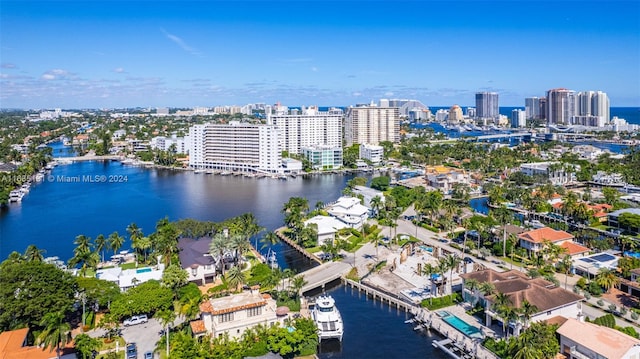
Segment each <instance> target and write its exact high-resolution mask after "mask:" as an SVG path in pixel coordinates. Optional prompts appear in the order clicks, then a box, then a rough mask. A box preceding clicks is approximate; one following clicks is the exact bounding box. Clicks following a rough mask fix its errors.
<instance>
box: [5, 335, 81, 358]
mask: <svg viewBox="0 0 640 359" xmlns="http://www.w3.org/2000/svg"><path fill="white" fill-rule="evenodd" d="M28 334H29V328H22V329H16V330H9V331H6V332H2V333H0V359H51V358H55V357H56V352H55V350H54V349H49V350H47V349H43V348H41V347H35V346H27V345H25V344H26V338H27V335H28ZM71 345H72V344H71ZM70 351H71V346H67V347H66V348H64V350H63V353H62V354H68V352H70Z"/></svg>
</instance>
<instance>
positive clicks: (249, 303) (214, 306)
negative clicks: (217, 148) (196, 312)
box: [200, 291, 269, 315]
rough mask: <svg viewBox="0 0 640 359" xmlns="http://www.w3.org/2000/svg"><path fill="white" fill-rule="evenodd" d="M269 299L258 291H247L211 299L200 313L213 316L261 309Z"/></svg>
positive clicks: (203, 304) (205, 303) (201, 306)
mask: <svg viewBox="0 0 640 359" xmlns="http://www.w3.org/2000/svg"><path fill="white" fill-rule="evenodd" d="M267 299H269V298H265V297H264V296H263V295H262V294H260V293H259V292H257V291H245V292H242V293H239V294H233V295H229V296H226V297H222V298H216V299H210V300H208V301H205V302H204V303H202V304H201V305H200V311H202V312H204V313H211V314H213V315H218V314H224V313H231V312H236V311H239V310H244V309H248V308H255V307H261V306H264V305H266V304H267Z"/></svg>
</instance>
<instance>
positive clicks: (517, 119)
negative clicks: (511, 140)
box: [511, 109, 527, 128]
mask: <svg viewBox="0 0 640 359" xmlns="http://www.w3.org/2000/svg"><path fill="white" fill-rule="evenodd" d="M525 117H526V116H525V111H522V110H520V109H514V110H513V111H511V127H513V128H520V127H526V126H527V120H526V118H525Z"/></svg>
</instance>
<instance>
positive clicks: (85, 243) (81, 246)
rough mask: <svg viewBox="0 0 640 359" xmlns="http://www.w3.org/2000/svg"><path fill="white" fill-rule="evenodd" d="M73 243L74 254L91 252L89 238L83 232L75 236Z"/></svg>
mask: <svg viewBox="0 0 640 359" xmlns="http://www.w3.org/2000/svg"><path fill="white" fill-rule="evenodd" d="M73 244H75V245H76V247H75V248H74V250H73V253H74V254H78V253H86V252H91V238H89V237H87V236H85V235H84V234H81V235H79V236H77V237H76V239H75V240H74V241H73Z"/></svg>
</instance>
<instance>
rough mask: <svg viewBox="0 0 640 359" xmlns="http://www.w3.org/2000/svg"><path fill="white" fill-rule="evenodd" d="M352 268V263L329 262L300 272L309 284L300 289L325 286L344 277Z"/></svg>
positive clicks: (308, 289) (307, 289)
mask: <svg viewBox="0 0 640 359" xmlns="http://www.w3.org/2000/svg"><path fill="white" fill-rule="evenodd" d="M350 270H351V265H350V264H347V263H344V262H327V263H324V264H321V265H319V266H317V267H313V268H311V269H309V270H307V271H304V272H302V273H300V275H301V276H302V277H303V278H304V280H305V281H306V282H307V284H305V285H304V287H302V289H301V290H300V292H301V293H305V292H308V291H310V290H313V289H316V288H323V289H324V286H325V285H326V284H328V283H330V282H333V281H337V280H340V279H342V277H344V276H345V275H346V274H347V273H349V271H350Z"/></svg>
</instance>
